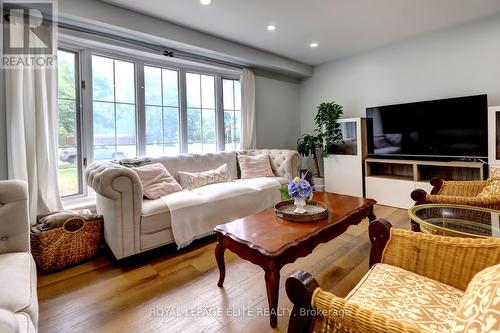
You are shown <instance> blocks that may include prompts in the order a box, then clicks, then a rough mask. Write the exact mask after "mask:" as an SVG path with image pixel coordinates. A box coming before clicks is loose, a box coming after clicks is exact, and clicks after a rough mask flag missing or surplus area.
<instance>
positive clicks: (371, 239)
mask: <svg viewBox="0 0 500 333" xmlns="http://www.w3.org/2000/svg"><path fill="white" fill-rule="evenodd" d="M376 219H377V216H375V212H374V209H373V205H372V206H371V207H370V213H369V214H368V221H370V223H372V222H373V221H375V220H376ZM368 238H370V243H372V244H373V242H374V240H375V239H374V238H373V237H372V236H371V235H370V233H368Z"/></svg>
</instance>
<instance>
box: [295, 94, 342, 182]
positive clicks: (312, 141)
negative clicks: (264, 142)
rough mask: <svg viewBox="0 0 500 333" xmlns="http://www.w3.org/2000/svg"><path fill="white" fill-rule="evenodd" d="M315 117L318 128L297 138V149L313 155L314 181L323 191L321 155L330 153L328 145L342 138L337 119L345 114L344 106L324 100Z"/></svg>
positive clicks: (301, 152) (303, 154)
mask: <svg viewBox="0 0 500 333" xmlns="http://www.w3.org/2000/svg"><path fill="white" fill-rule="evenodd" d="M317 110H318V111H317V113H316V116H315V117H314V122H315V124H316V129H315V130H314V134H304V135H302V136H301V137H300V138H299V139H298V140H297V151H298V152H299V154H300V155H302V156H304V157H307V156H311V155H312V159H313V163H314V171H315V172H314V175H315V176H314V177H313V183H314V185H315V186H316V189H317V190H320V191H322V189H323V185H324V184H325V180H324V178H323V177H322V176H321V170H320V167H319V157H320V156H323V157H326V156H327V155H328V149H327V148H328V146H330V145H332V144H334V143H337V142H339V141H341V140H342V131H341V130H340V125H339V123H338V122H337V120H339V119H340V117H341V116H342V114H343V107H342V105H339V104H337V103H335V102H323V103H321V104H320V105H318V107H317Z"/></svg>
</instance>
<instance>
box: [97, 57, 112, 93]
mask: <svg viewBox="0 0 500 333" xmlns="http://www.w3.org/2000/svg"><path fill="white" fill-rule="evenodd" d="M113 90H114V79H113V59H110V58H104V57H99V56H95V55H94V56H92V93H93V96H94V100H98V101H108V102H113V100H114V92H113Z"/></svg>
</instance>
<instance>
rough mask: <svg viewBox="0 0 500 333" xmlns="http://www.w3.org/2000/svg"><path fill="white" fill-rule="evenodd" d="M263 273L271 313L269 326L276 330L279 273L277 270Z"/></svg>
mask: <svg viewBox="0 0 500 333" xmlns="http://www.w3.org/2000/svg"><path fill="white" fill-rule="evenodd" d="M265 272H266V273H265V279H266V289H267V301H268V303H269V310H270V313H271V316H270V324H271V327H272V328H276V326H278V295H279V285H280V272H279V270H269V271H268V270H266V271H265Z"/></svg>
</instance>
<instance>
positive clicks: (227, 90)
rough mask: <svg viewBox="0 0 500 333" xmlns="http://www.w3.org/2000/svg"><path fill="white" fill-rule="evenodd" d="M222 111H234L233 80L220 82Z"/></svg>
mask: <svg viewBox="0 0 500 333" xmlns="http://www.w3.org/2000/svg"><path fill="white" fill-rule="evenodd" d="M222 91H223V92H222V95H223V97H224V99H223V101H224V110H233V109H234V93H233V80H222Z"/></svg>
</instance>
